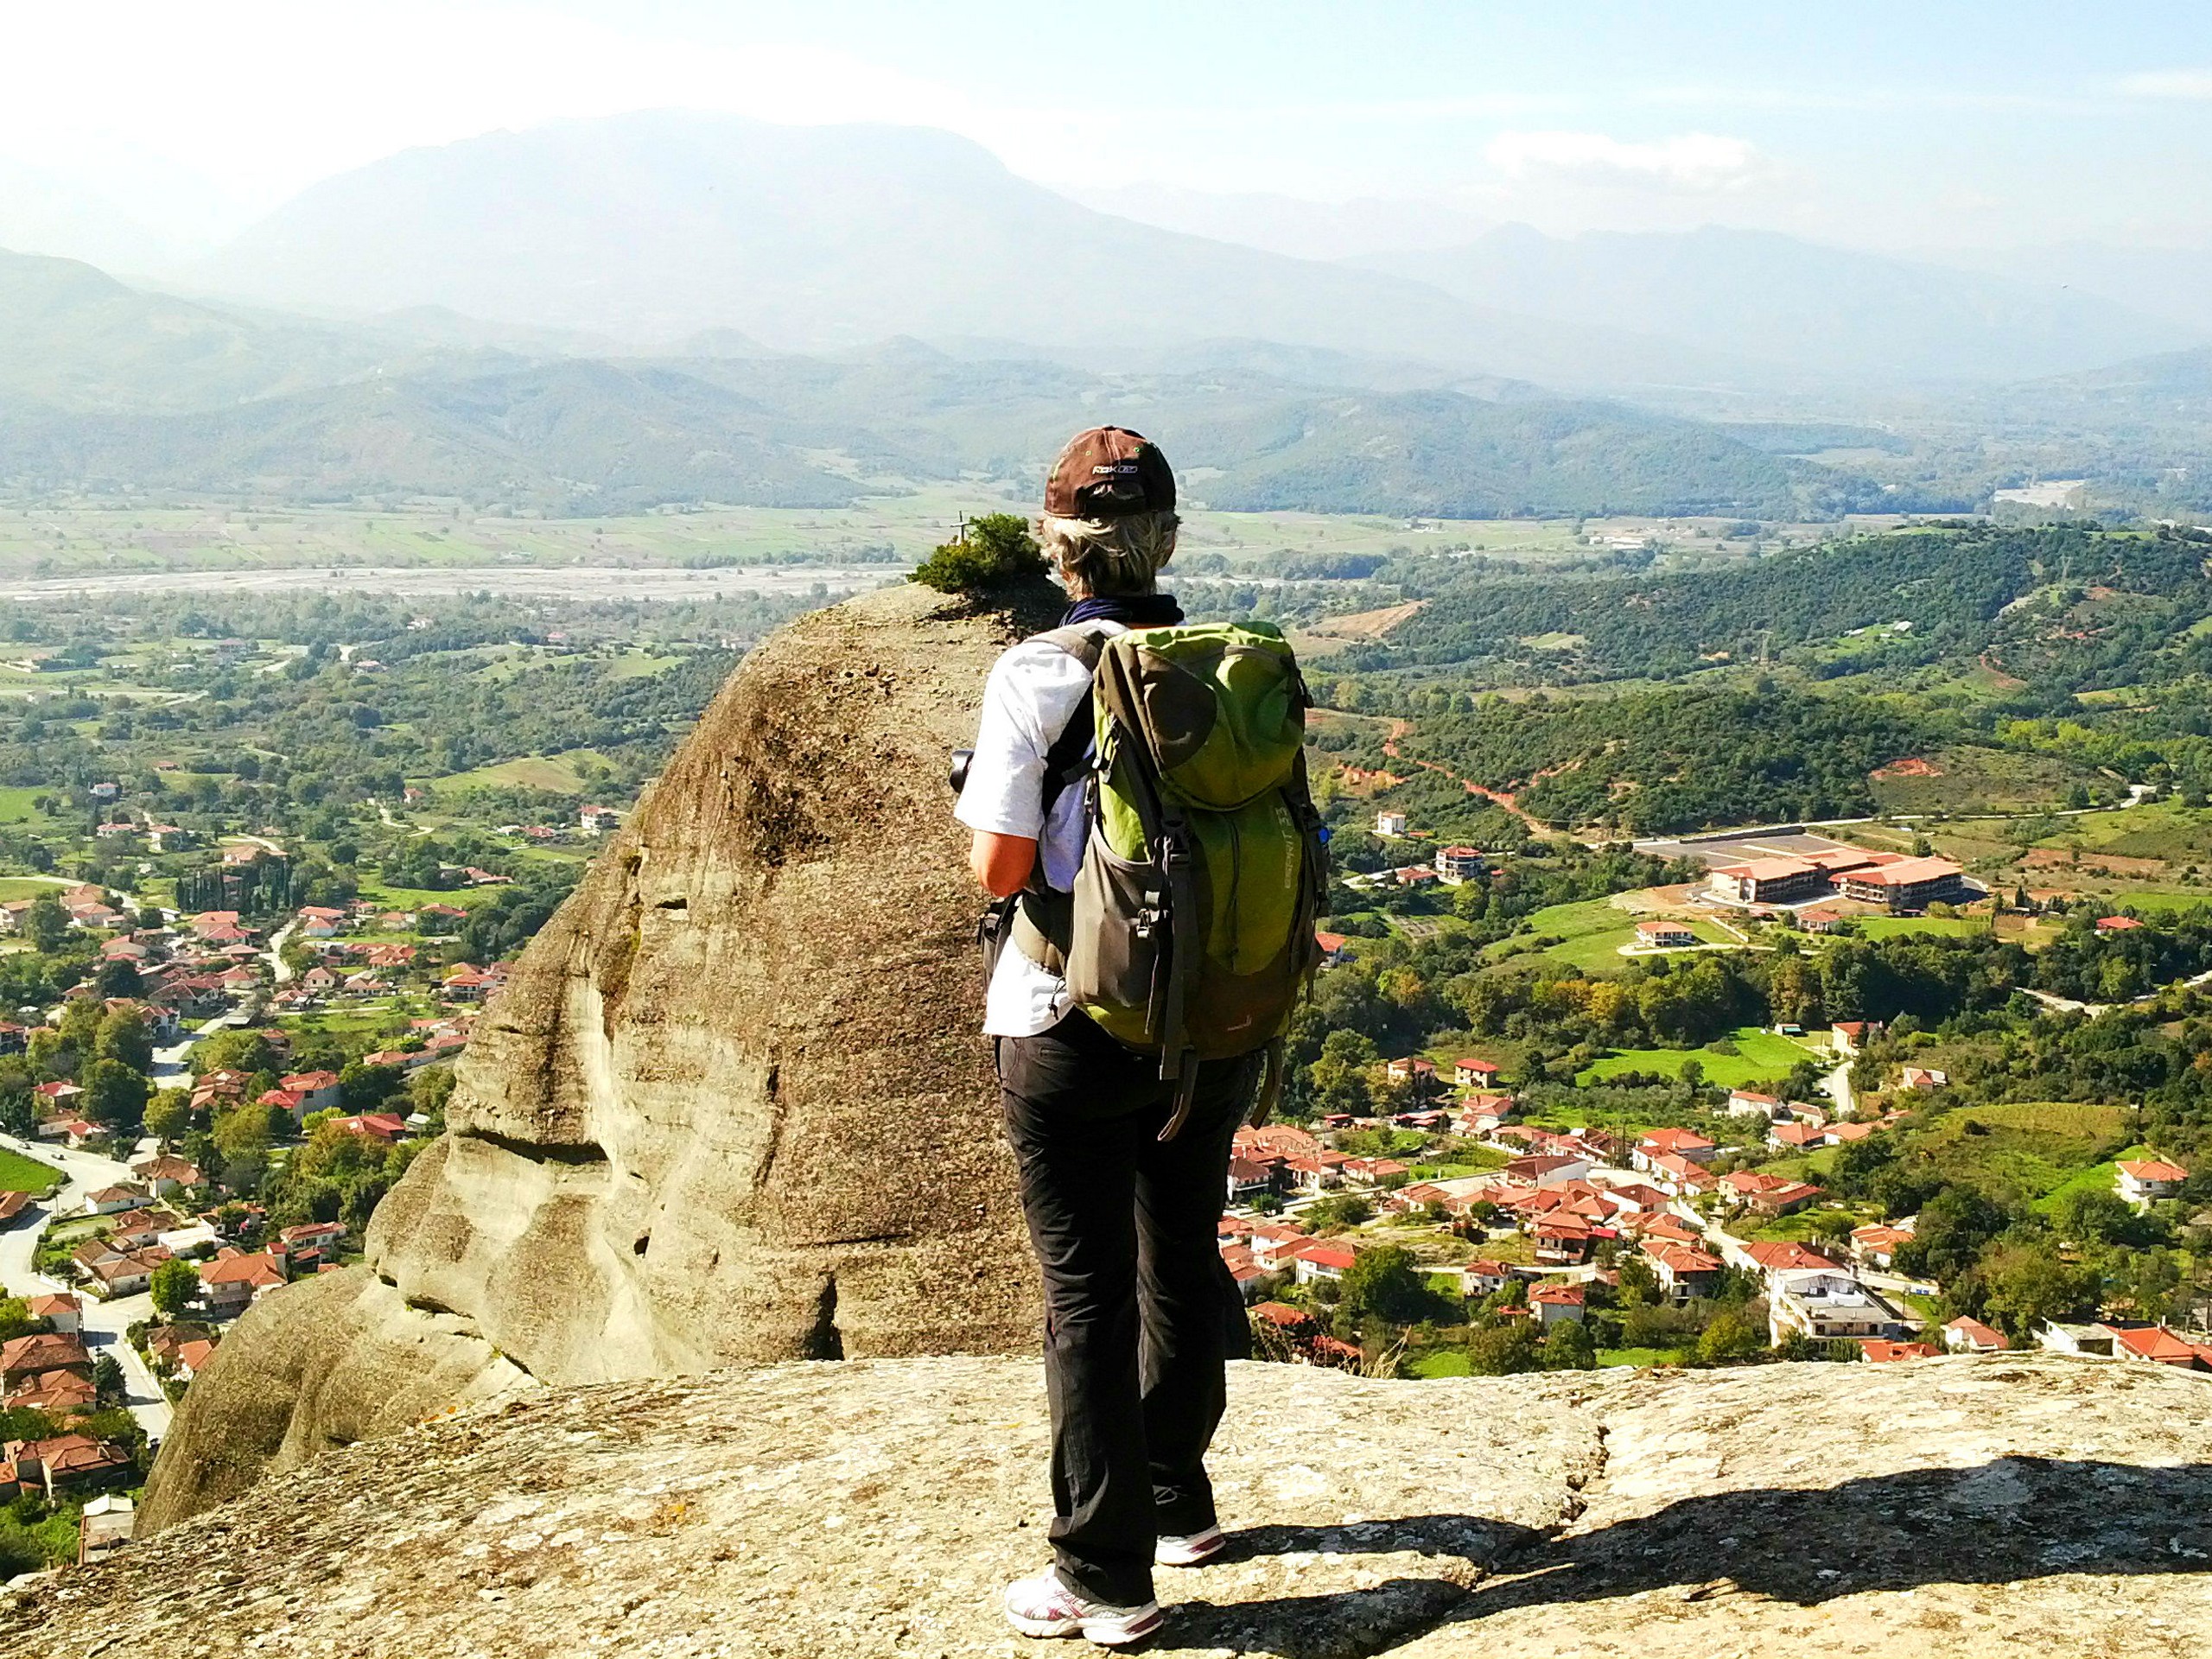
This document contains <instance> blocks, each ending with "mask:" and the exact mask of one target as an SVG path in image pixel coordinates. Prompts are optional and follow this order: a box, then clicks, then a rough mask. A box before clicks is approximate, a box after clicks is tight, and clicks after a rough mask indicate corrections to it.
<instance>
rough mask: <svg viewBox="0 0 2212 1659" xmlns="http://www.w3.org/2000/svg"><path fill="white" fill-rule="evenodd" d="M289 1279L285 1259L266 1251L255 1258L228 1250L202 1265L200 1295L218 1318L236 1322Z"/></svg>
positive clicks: (209, 1309) (254, 1256)
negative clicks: (286, 1276)
mask: <svg viewBox="0 0 2212 1659" xmlns="http://www.w3.org/2000/svg"><path fill="white" fill-rule="evenodd" d="M286 1282H287V1280H286V1278H285V1274H284V1260H283V1257H282V1256H280V1255H274V1254H272V1253H271V1252H269V1251H266V1250H264V1251H259V1252H257V1253H256V1254H254V1255H241V1254H240V1253H239V1252H238V1251H237V1250H229V1251H226V1252H224V1253H222V1254H220V1255H217V1256H216V1258H215V1259H214V1260H213V1262H201V1263H200V1297H201V1300H204V1301H205V1302H206V1303H207V1311H208V1313H211V1314H213V1315H214V1316H215V1317H216V1318H217V1319H234V1318H236V1317H237V1316H238V1314H240V1313H245V1311H246V1309H247V1308H248V1307H250V1306H252V1305H253V1304H254V1303H256V1302H257V1301H259V1300H261V1299H262V1298H263V1297H264V1296H266V1295H267V1294H269V1293H270V1291H272V1290H277V1289H281V1288H282V1287H283V1286H284V1285H285V1283H286Z"/></svg>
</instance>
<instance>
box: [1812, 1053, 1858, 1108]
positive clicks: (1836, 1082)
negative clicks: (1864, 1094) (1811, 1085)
mask: <svg viewBox="0 0 2212 1659" xmlns="http://www.w3.org/2000/svg"><path fill="white" fill-rule="evenodd" d="M1854 1064H1855V1062H1854V1061H1853V1060H1849V1059H1847V1060H1845V1061H1844V1063H1843V1064H1842V1065H1839V1066H1838V1067H1836V1069H1835V1070H1834V1071H1831V1072H1829V1073H1828V1074H1827V1076H1826V1077H1822V1078H1821V1088H1823V1089H1825V1090H1827V1095H1828V1098H1829V1099H1830V1100H1833V1101H1834V1102H1835V1115H1836V1116H1838V1117H1849V1116H1851V1115H1852V1113H1853V1112H1855V1111H1857V1110H1858V1109H1859V1096H1858V1095H1857V1094H1856V1093H1854V1092H1853V1090H1852V1087H1851V1068H1852V1066H1853V1065H1854Z"/></svg>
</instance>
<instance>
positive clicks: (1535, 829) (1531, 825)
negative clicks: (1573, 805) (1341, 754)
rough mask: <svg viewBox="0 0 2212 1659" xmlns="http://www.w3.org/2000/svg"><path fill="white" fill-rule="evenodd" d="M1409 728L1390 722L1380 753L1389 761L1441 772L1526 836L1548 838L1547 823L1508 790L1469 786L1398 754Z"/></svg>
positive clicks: (1447, 771) (1412, 756) (1445, 770)
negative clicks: (1515, 822)
mask: <svg viewBox="0 0 2212 1659" xmlns="http://www.w3.org/2000/svg"><path fill="white" fill-rule="evenodd" d="M1412 729H1413V728H1412V727H1411V726H1410V725H1409V724H1408V722H1406V721H1402V720H1397V721H1391V722H1390V735H1389V737H1387V738H1385V739H1384V740H1383V753H1385V754H1387V755H1389V757H1390V758H1391V759H1392V760H1410V761H1411V762H1412V763H1413V764H1414V766H1419V767H1421V769H1422V770H1423V771H1425V772H1441V773H1443V775H1444V776H1445V777H1446V778H1449V779H1452V782H1453V783H1455V784H1457V785H1459V786H1460V787H1461V788H1462V789H1464V790H1465V791H1467V793H1468V794H1470V795H1479V796H1481V797H1482V798H1483V799H1484V800H1486V801H1488V802H1489V803H1490V804H1491V805H1492V806H1497V807H1503V808H1504V810H1506V811H1508V812H1510V813H1511V814H1512V815H1513V816H1514V817H1516V818H1518V819H1520V820H1521V822H1522V823H1523V824H1525V825H1527V826H1528V829H1529V834H1530V835H1532V836H1549V835H1550V834H1551V833H1552V828H1551V826H1550V825H1549V824H1548V823H1543V822H1541V820H1540V819H1538V818H1537V817H1535V815H1534V814H1533V813H1531V812H1529V811H1528V810H1525V809H1523V808H1522V805H1521V804H1520V803H1519V802H1518V801H1516V800H1515V799H1514V798H1513V796H1512V794H1511V793H1510V791H1506V790H1502V789H1486V788H1484V786H1483V785H1480V784H1472V783H1469V782H1468V781H1467V780H1466V779H1465V778H1462V777H1460V776H1459V775H1458V774H1457V773H1455V772H1452V769H1451V768H1450V767H1448V766H1440V765H1438V764H1437V763H1436V762H1435V761H1433V760H1422V759H1421V757H1420V756H1419V755H1417V754H1401V753H1398V740H1399V739H1400V738H1402V737H1403V736H1405V735H1406V734H1407V733H1408V732H1409V731H1411V730H1412Z"/></svg>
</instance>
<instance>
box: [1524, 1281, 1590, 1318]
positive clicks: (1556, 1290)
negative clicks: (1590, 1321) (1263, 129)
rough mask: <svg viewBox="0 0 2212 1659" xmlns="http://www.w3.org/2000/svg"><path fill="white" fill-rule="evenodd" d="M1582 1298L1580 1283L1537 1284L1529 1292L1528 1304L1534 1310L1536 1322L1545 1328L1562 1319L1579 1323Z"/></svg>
mask: <svg viewBox="0 0 2212 1659" xmlns="http://www.w3.org/2000/svg"><path fill="white" fill-rule="evenodd" d="M1582 1300H1583V1297H1582V1287H1581V1286H1580V1285H1538V1286H1537V1287H1535V1289H1533V1290H1531V1291H1530V1292H1529V1306H1530V1307H1532V1308H1534V1309H1535V1312H1536V1321H1537V1323H1538V1324H1539V1325H1542V1326H1544V1327H1546V1328H1549V1327H1550V1326H1552V1325H1557V1324H1558V1323H1559V1322H1560V1320H1562V1319H1571V1320H1573V1322H1574V1323H1575V1324H1577V1325H1580V1324H1581V1323H1582Z"/></svg>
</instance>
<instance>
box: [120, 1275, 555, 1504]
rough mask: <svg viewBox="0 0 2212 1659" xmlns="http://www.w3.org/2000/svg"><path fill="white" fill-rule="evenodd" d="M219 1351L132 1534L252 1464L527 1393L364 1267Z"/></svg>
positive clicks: (227, 1486)
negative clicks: (217, 1363) (220, 1361)
mask: <svg viewBox="0 0 2212 1659" xmlns="http://www.w3.org/2000/svg"><path fill="white" fill-rule="evenodd" d="M223 1346H224V1347H226V1348H228V1349H230V1350H231V1351H232V1355H233V1359H232V1362H231V1363H226V1364H225V1365H223V1366H221V1367H219V1368H218V1367H213V1366H210V1367H209V1368H207V1370H205V1371H203V1372H202V1373H201V1375H200V1376H199V1377H197V1378H196V1379H194V1383H193V1385H192V1389H191V1390H190V1393H191V1395H192V1396H193V1397H194V1408H193V1409H192V1410H191V1411H188V1412H182V1413H180V1414H178V1417H177V1421H176V1422H175V1425H174V1426H173V1427H171V1429H170V1432H169V1436H168V1441H167V1443H166V1444H165V1445H164V1446H163V1447H162V1457H161V1458H160V1459H159V1460H158V1463H157V1465H156V1469H155V1471H154V1474H153V1476H152V1478H150V1479H149V1480H148V1482H147V1483H146V1491H145V1496H144V1498H143V1502H142V1503H141V1504H140V1506H139V1511H138V1516H139V1518H138V1526H139V1529H140V1530H141V1531H142V1532H148V1533H150V1532H153V1531H156V1530H158V1529H160V1528H162V1527H165V1526H167V1525H168V1524H169V1523H170V1522H173V1521H178V1520H181V1519H182V1518H183V1517H184V1516H188V1515H193V1514H196V1513H197V1512H198V1511H200V1510H204V1509H206V1508H207V1507H208V1506H209V1505H211V1504H214V1503H222V1502H224V1501H225V1500H226V1499H227V1498H231V1497H236V1496H237V1495H238V1493H239V1492H241V1491H245V1488H246V1487H247V1486H249V1485H251V1484H252V1483H253V1482H254V1481H256V1480H257V1479H258V1478H260V1477H261V1475H262V1472H263V1471H264V1467H275V1468H278V1469H289V1468H291V1467H292V1466H293V1465H296V1464H299V1463H302V1462H305V1461H306V1460H307V1459H308V1458H311V1457H313V1456H314V1455H315V1453H317V1452H325V1451H328V1450H329V1449H331V1448H332V1447H334V1446H349V1445H351V1444H352V1443H353V1441H355V1440H366V1439H368V1438H370V1437H371V1436H372V1435H378V1434H391V1433H397V1431H399V1430H401V1429H403V1428H406V1427H409V1426H410V1425H411V1424H413V1423H416V1422H417V1421H421V1420H422V1419H423V1418H425V1417H428V1416H430V1415H432V1414H435V1413H437V1412H440V1411H444V1410H448V1409H450V1408H453V1407H454V1406H456V1405H461V1404H466V1403H474V1402H478V1401H481V1400H486V1399H496V1398H499V1397H500V1396H501V1395H506V1394H512V1393H513V1392H515V1391H517V1390H518V1389H531V1388H534V1387H535V1386H536V1385H535V1384H534V1383H532V1382H531V1379H530V1378H529V1377H528V1376H524V1373H523V1372H522V1371H520V1370H518V1369H517V1368H516V1367H514V1366H512V1365H511V1364H508V1363H506V1362H505V1361H504V1360H502V1359H501V1358H500V1357H499V1355H498V1354H497V1353H496V1352H494V1351H493V1350H492V1349H491V1347H490V1346H489V1345H488V1344H486V1343H485V1341H484V1339H483V1338H481V1337H480V1336H478V1335H476V1334H475V1332H474V1329H473V1328H472V1327H471V1326H470V1325H469V1324H468V1322H467V1320H465V1319H456V1318H455V1317H454V1316H453V1315H452V1314H450V1313H442V1314H441V1313H426V1312H424V1311H423V1310H420V1309H416V1308H410V1307H409V1306H407V1305H406V1304H405V1303H404V1302H403V1301H402V1300H400V1296H399V1293H398V1292H397V1291H396V1290H394V1289H393V1288H392V1287H391V1286H390V1285H388V1284H386V1283H385V1281H383V1280H381V1279H378V1277H377V1276H376V1275H375V1274H372V1273H371V1272H369V1270H368V1269H367V1268H346V1269H345V1270H344V1271H343V1272H340V1273H325V1274H316V1275H315V1277H314V1278H312V1279H308V1280H305V1281H302V1282H301V1283H299V1284H298V1285H296V1286H293V1287H290V1288H289V1289H288V1290H286V1291H285V1292H284V1295H283V1300H282V1301H281V1302H280V1301H279V1300H277V1298H276V1297H273V1296H272V1297H270V1298H268V1299H266V1300H264V1301H263V1302H262V1303H261V1304H260V1305H259V1306H256V1307H252V1308H250V1309H248V1310H247V1311H246V1313H245V1317H244V1318H242V1319H239V1320H238V1323H237V1324H236V1325H233V1326H232V1328H231V1330H230V1332H228V1334H226V1336H225V1337H224V1338H223Z"/></svg>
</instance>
